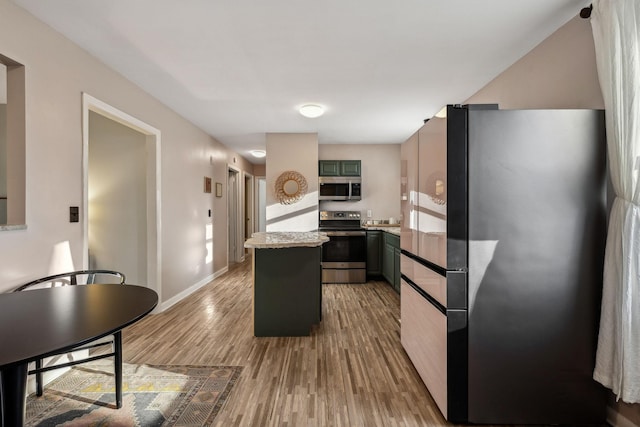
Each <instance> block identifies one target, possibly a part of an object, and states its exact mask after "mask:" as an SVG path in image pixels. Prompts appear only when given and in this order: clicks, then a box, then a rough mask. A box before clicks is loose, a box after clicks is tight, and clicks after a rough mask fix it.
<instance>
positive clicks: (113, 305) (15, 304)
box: [0, 284, 158, 427]
mask: <svg viewBox="0 0 640 427" xmlns="http://www.w3.org/2000/svg"><path fill="white" fill-rule="evenodd" d="M157 304H158V294H156V293H155V292H154V291H153V290H151V289H149V288H145V287H142V286H135V285H120V284H92V285H82V286H64V287H56V288H47V289H36V290H29V291H24V292H11V293H3V294H0V394H1V406H0V419H1V420H2V424H1V425H2V426H3V427H15V426H21V425H23V424H24V416H25V396H26V386H27V365H28V363H29V362H32V361H34V360H36V359H41V358H45V357H48V356H51V355H53V354H57V353H60V352H63V351H66V350H71V349H73V348H74V347H77V346H80V345H84V344H87V343H89V342H91V341H94V340H96V339H99V338H102V337H104V336H107V335H111V334H113V333H117V332H119V331H121V330H122V329H123V328H125V327H126V326H129V325H131V324H133V323H135V322H137V321H138V320H140V319H141V318H143V317H144V316H146V315H147V314H149V313H150V312H151V311H152V310H153V309H154V308H155V306H156V305H157Z"/></svg>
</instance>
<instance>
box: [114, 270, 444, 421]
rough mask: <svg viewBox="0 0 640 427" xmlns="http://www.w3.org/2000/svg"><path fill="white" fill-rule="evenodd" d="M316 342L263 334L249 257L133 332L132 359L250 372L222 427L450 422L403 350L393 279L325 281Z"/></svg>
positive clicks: (128, 333) (127, 340)
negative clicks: (255, 314)
mask: <svg viewBox="0 0 640 427" xmlns="http://www.w3.org/2000/svg"><path fill="white" fill-rule="evenodd" d="M322 316H323V317H322V323H321V324H320V325H319V326H318V327H317V328H315V329H314V330H313V332H312V334H311V336H309V337H285V338H255V337H254V336H253V334H252V331H253V327H252V324H251V322H252V316H251V264H250V262H249V261H246V262H244V263H242V264H238V265H236V266H234V267H233V268H232V269H230V271H229V272H228V273H226V274H225V275H223V276H221V277H220V278H218V279H216V280H214V281H213V282H211V283H209V284H208V285H206V286H204V287H203V288H201V289H200V290H198V291H197V292H195V293H194V294H192V295H191V296H189V297H188V298H186V299H185V300H183V301H181V302H180V303H178V304H176V305H175V306H173V307H172V308H171V309H169V310H167V311H166V312H164V313H161V314H158V315H151V316H148V317H146V318H145V319H143V320H142V321H140V322H138V323H137V324H135V325H133V326H131V327H129V328H127V329H126V330H125V331H124V333H123V336H124V360H125V362H131V363H148V364H202V365H240V366H244V370H243V372H242V374H241V377H240V380H239V382H238V383H237V384H236V386H235V388H234V390H233V392H232V394H231V396H230V398H229V400H228V402H227V404H226V406H225V407H224V408H223V410H222V411H221V412H220V414H219V415H218V417H217V418H216V425H219V426H427V425H429V426H441V425H442V426H444V425H450V424H448V423H447V422H446V421H445V420H444V419H443V418H442V415H441V414H440V412H439V411H438V409H437V407H436V406H435V403H434V402H433V400H432V399H431V397H430V395H429V393H428V391H427V390H426V388H425V386H424V385H423V383H422V381H421V380H420V378H419V376H418V374H417V372H416V371H415V369H414V368H413V366H412V365H411V362H410V361H409V359H408V357H407V355H406V354H405V352H404V350H403V349H402V346H401V344H400V323H399V317H400V298H399V295H398V294H396V293H395V292H394V291H393V290H392V289H391V287H390V286H389V285H388V284H387V283H386V282H369V283H367V284H357V285H355V284H354V285H346V284H335V285H333V284H332V285H323V314H322Z"/></svg>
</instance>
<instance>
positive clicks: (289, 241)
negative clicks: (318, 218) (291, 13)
mask: <svg viewBox="0 0 640 427" xmlns="http://www.w3.org/2000/svg"><path fill="white" fill-rule="evenodd" d="M328 241H329V237H327V235H326V233H322V232H318V231H309V232H296V231H275V232H258V233H253V235H252V236H251V238H250V239H248V240H247V241H246V242H244V247H245V248H256V249H277V248H298V247H306V248H313V247H316V246H320V245H322V244H323V243H324V242H328Z"/></svg>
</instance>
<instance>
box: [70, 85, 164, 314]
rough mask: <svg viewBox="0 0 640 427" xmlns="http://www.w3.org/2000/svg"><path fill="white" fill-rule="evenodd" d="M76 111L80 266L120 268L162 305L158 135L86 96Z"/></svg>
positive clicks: (129, 278)
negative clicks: (79, 123) (80, 184)
mask: <svg viewBox="0 0 640 427" xmlns="http://www.w3.org/2000/svg"><path fill="white" fill-rule="evenodd" d="M82 110H83V138H82V139H83V184H84V185H83V187H84V188H83V210H82V211H83V212H84V213H85V214H84V215H81V217H82V222H83V230H84V233H83V234H84V237H83V246H84V250H83V268H90V267H92V268H107V269H115V270H121V271H123V273H125V275H126V276H127V283H132V284H138V285H143V286H147V287H149V288H151V289H153V290H154V291H156V292H157V293H158V297H159V300H160V301H162V295H161V289H162V287H161V277H160V266H161V258H160V249H161V240H160V230H159V224H160V131H159V130H158V129H156V128H153V127H151V126H149V125H147V124H146V123H144V122H141V121H139V120H137V119H136V118H134V117H131V116H129V115H128V114H126V113H124V112H122V111H120V110H118V109H116V108H114V107H112V106H110V105H108V104H106V103H104V102H102V101H100V100H98V99H96V98H94V97H92V96H90V95H88V94H83V95H82ZM105 129H108V135H107V136H97V135H98V134H99V132H98V131H103V132H104V130H105ZM114 136H115V137H114ZM91 151H93V153H91V154H90V152H91ZM129 157H132V158H129ZM123 242H124V244H123ZM124 252H126V254H125V253H124ZM129 258H131V259H129ZM157 310H158V309H157Z"/></svg>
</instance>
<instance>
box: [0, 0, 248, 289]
mask: <svg viewBox="0 0 640 427" xmlns="http://www.w3.org/2000/svg"><path fill="white" fill-rule="evenodd" d="M0 54H2V55H5V56H7V57H9V58H12V59H14V60H16V61H18V62H20V63H21V64H24V66H25V68H24V70H25V79H26V115H27V123H26V126H27V129H26V144H27V147H26V167H27V192H26V207H27V212H26V223H27V226H28V228H27V229H26V230H20V231H3V232H0V253H1V254H2V256H1V257H0V291H4V290H7V289H10V288H13V287H15V286H17V285H18V284H20V283H23V282H26V281H28V280H30V279H33V278H36V277H39V276H43V275H46V274H47V273H48V270H49V263H50V261H51V260H52V258H53V257H54V249H55V248H56V247H60V246H57V245H58V244H60V243H61V244H63V246H62V247H65V245H67V244H68V247H69V250H68V251H66V255H65V256H66V257H67V258H68V261H69V262H70V263H72V265H73V266H74V267H75V268H81V267H84V266H83V265H81V264H82V259H83V254H82V245H83V231H82V227H81V224H82V222H80V223H69V221H68V216H69V206H83V203H82V202H83V200H82V198H83V193H82V191H83V190H82V176H83V175H82V173H83V172H82V123H81V120H82V109H81V105H82V104H81V96H82V93H83V92H85V93H88V94H90V95H92V96H94V97H96V98H98V99H99V100H101V101H104V102H106V103H107V104H110V105H112V106H114V107H115V108H118V109H119V110H122V111H124V112H125V113H127V114H129V115H131V116H133V117H136V118H137V119H139V120H141V121H143V122H145V123H148V124H149V125H151V126H153V127H155V128H157V129H159V130H160V131H161V132H162V143H161V161H162V164H161V170H162V173H161V189H162V193H161V198H162V206H161V215H162V235H161V239H162V253H161V259H162V268H161V277H162V300H163V301H167V300H169V299H171V298H172V297H176V296H180V295H183V294H184V293H185V292H188V291H189V290H190V289H193V288H192V287H194V286H197V285H200V284H202V283H203V282H204V283H206V281H207V280H208V279H210V278H211V277H212V276H213V275H214V274H215V273H219V272H220V271H223V270H224V269H225V268H226V267H227V264H226V263H227V261H226V247H227V244H226V243H227V237H226V230H227V223H226V222H227V219H226V199H225V197H222V198H216V197H215V195H214V194H206V193H204V192H203V179H204V177H205V176H211V177H212V178H213V181H214V182H221V183H224V182H226V168H227V164H228V163H230V162H232V161H233V158H234V157H235V158H236V164H237V165H239V168H241V169H242V168H246V169H248V170H249V172H252V169H253V167H252V165H251V164H250V163H248V162H247V161H246V160H245V159H243V158H242V157H241V156H239V155H238V154H237V153H233V152H231V151H230V150H229V149H227V148H226V147H225V146H224V145H222V144H220V143H219V142H217V141H216V140H214V139H213V138H211V137H210V136H209V135H207V134H206V133H204V132H203V131H202V130H200V129H198V128H197V127H195V126H194V125H193V124H191V123H190V122H188V121H186V120H185V119H184V118H182V117H181V116H179V115H178V114H176V113H175V112H173V111H171V110H170V109H169V108H167V107H166V106H164V105H163V104H161V103H160V102H159V101H157V100H156V99H155V98H153V97H151V96H150V95H148V94H147V93H145V92H144V91H142V90H141V89H140V88H138V87H137V86H135V85H134V84H132V83H131V82H129V81H128V80H126V79H125V78H123V77H122V76H120V75H119V74H117V73H115V72H114V71H112V70H111V69H109V68H107V67H105V66H104V65H103V64H102V63H101V62H99V61H98V60H96V59H95V58H93V57H92V56H90V55H89V54H88V53H86V52H85V51H83V50H81V49H80V48H79V47H77V46H76V45H74V44H73V43H71V42H70V41H69V40H67V39H65V38H64V37H63V36H62V35H60V34H59V33H57V32H55V31H54V30H52V29H51V28H50V27H48V26H46V25H44V24H42V23H41V22H40V21H38V20H37V19H35V18H34V17H33V16H31V15H30V14H28V13H27V12H25V11H24V10H23V9H21V8H19V7H18V6H16V5H15V4H13V3H11V2H10V1H8V0H0ZM52 82H55V84H52ZM211 208H213V224H214V237H213V251H214V257H213V261H212V262H207V261H206V258H207V250H206V237H205V230H206V225H207V224H208V223H209V222H210V221H211V220H210V219H209V217H208V210H209V209H211ZM82 215H85V212H81V216H82ZM58 255H59V254H55V256H56V257H57V256H58Z"/></svg>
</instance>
